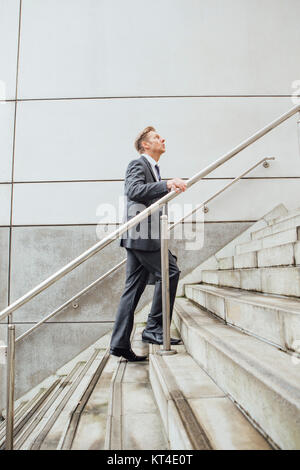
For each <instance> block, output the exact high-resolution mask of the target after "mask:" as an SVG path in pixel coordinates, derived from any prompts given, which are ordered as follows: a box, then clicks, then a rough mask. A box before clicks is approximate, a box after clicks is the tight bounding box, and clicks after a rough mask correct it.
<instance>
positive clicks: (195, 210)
mask: <svg viewBox="0 0 300 470" xmlns="http://www.w3.org/2000/svg"><path fill="white" fill-rule="evenodd" d="M268 160H275V157H265V158H263V159H261V160H259V161H258V162H257V163H255V165H252V166H251V167H250V168H248V169H247V170H246V171H244V172H243V173H242V174H241V175H239V176H237V177H236V178H234V179H233V180H232V181H231V182H230V183H228V184H226V186H224V187H223V188H221V189H220V190H219V191H217V192H216V193H215V194H213V196H211V197H210V198H208V199H206V200H205V201H204V202H202V203H201V204H199V205H198V206H196V207H195V209H193V210H192V211H191V212H189V213H188V214H186V215H184V216H183V217H182V218H181V219H179V220H177V221H176V222H175V223H173V224H171V225H170V227H169V228H168V230H169V231H171V230H173V229H174V228H175V227H176V226H177V225H178V224H180V223H182V222H183V221H184V220H185V219H186V218H188V217H190V216H191V215H193V214H194V213H195V212H197V211H198V210H199V209H201V207H205V206H206V205H207V204H208V203H209V202H211V201H212V200H213V199H215V198H216V197H217V196H219V195H220V194H221V193H223V192H224V191H226V189H228V188H229V187H231V186H232V185H233V184H235V183H237V182H238V181H239V180H240V179H241V178H243V176H245V175H247V174H248V173H250V171H252V170H254V169H255V168H256V167H258V166H259V165H261V164H263V163H264V162H267V161H268ZM126 260H127V258H125V259H124V260H123V261H121V262H120V263H118V264H117V265H116V266H114V267H113V268H111V269H110V270H109V271H107V272H106V273H105V274H102V275H101V276H100V277H99V278H98V279H96V280H95V281H93V282H92V283H91V284H89V285H88V286H87V287H85V288H84V289H82V290H81V291H80V292H78V293H77V294H76V295H73V296H72V297H71V298H70V299H69V300H67V301H66V302H64V303H63V304H62V305H61V306H60V307H58V308H56V309H55V310H54V311H53V312H51V313H50V314H49V315H47V316H46V317H45V318H43V319H42V320H40V321H39V322H38V323H36V324H35V325H34V326H32V327H31V328H30V329H29V330H27V331H25V332H24V333H23V334H22V335H20V336H19V337H18V338H17V339H16V343H17V342H18V341H21V340H22V339H24V338H25V337H26V336H28V335H29V334H30V333H32V332H33V331H34V330H36V329H37V328H38V327H39V326H41V325H43V324H44V323H46V322H47V321H48V320H50V319H51V318H53V317H54V316H55V315H57V314H58V313H59V312H61V311H62V310H63V309H65V308H66V307H68V306H69V305H70V304H71V303H72V302H74V301H75V300H77V299H78V298H79V297H81V296H82V295H84V294H86V293H87V292H88V291H89V290H90V289H92V288H93V287H95V286H96V285H97V284H98V283H99V282H101V281H103V280H104V279H106V278H107V277H108V276H109V275H110V274H112V273H114V272H115V271H117V270H118V269H119V268H121V267H122V266H124V264H125V263H126Z"/></svg>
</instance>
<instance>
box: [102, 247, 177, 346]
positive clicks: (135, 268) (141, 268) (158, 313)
mask: <svg viewBox="0 0 300 470" xmlns="http://www.w3.org/2000/svg"><path fill="white" fill-rule="evenodd" d="M126 250H127V264H126V283H125V289H124V292H123V294H122V297H121V300H120V304H119V307H118V311H117V315H116V320H115V325H114V329H113V334H112V338H111V343H110V347H111V348H126V349H128V348H130V335H131V332H132V328H133V322H134V311H135V309H136V307H137V304H138V302H139V300H140V297H141V295H142V293H143V292H144V290H145V287H146V285H147V281H148V277H149V273H151V274H152V275H154V276H155V278H156V279H157V280H156V282H155V289H154V295H153V300H152V306H151V310H150V313H149V315H148V320H147V326H146V328H145V330H146V331H148V332H149V333H150V332H151V333H156V334H159V335H162V331H163V330H162V292H161V251H160V250H158V251H142V250H132V249H128V248H126ZM179 275H180V271H179V269H178V266H177V263H176V259H175V257H174V256H173V255H172V253H171V252H170V250H169V279H170V314H171V318H172V312H173V306H174V301H175V296H176V290H177V284H178V280H179Z"/></svg>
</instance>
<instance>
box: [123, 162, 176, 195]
mask: <svg viewBox="0 0 300 470" xmlns="http://www.w3.org/2000/svg"><path fill="white" fill-rule="evenodd" d="M168 192H169V190H168V188H167V182H166V181H158V182H156V183H145V172H144V168H143V165H142V164H141V163H140V162H139V161H136V160H133V161H132V162H130V163H129V165H128V167H127V170H126V180H125V194H126V196H127V197H129V199H131V200H132V201H136V202H142V203H144V202H148V201H149V200H151V199H155V198H160V197H163V196H165V195H166V194H168Z"/></svg>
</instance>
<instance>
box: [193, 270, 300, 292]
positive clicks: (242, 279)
mask: <svg viewBox="0 0 300 470" xmlns="http://www.w3.org/2000/svg"><path fill="white" fill-rule="evenodd" d="M202 282H203V283H204V284H213V285H216V286H219V287H235V288H236V289H245V290H251V291H255V292H263V293H265V294H275V295H286V296H291V297H300V267H294V266H287V267H268V268H249V269H234V270H207V271H202Z"/></svg>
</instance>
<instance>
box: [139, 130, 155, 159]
mask: <svg viewBox="0 0 300 470" xmlns="http://www.w3.org/2000/svg"><path fill="white" fill-rule="evenodd" d="M155 130H156V129H155V128H154V127H152V126H148V127H146V128H145V129H144V130H143V131H142V132H140V133H139V135H138V136H137V138H136V139H135V142H134V146H135V148H136V150H137V151H138V152H139V153H142V152H144V150H145V149H144V147H143V145H142V142H143V140H147V135H148V134H149V132H151V131H154V132H155Z"/></svg>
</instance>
